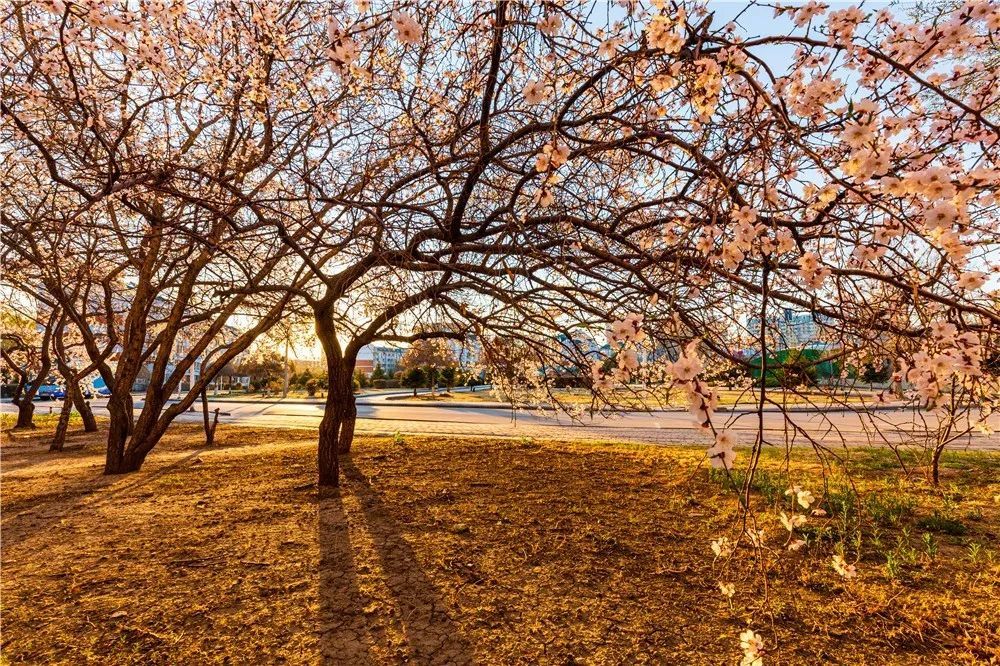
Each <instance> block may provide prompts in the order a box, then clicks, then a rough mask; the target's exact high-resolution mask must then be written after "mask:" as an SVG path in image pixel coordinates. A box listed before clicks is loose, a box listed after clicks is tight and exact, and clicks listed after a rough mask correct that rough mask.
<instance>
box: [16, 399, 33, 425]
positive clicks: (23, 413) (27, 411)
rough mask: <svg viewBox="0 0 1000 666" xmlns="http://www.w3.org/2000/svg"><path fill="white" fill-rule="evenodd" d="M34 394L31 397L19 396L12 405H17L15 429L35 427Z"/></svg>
mask: <svg viewBox="0 0 1000 666" xmlns="http://www.w3.org/2000/svg"><path fill="white" fill-rule="evenodd" d="M33 393H34V392H32V394H31V395H24V396H21V398H20V400H17V401H16V402H15V403H14V404H16V405H17V423H16V424H15V425H14V427H15V428H25V429H31V428H34V427H35V402H34V397H35V396H34V395H33Z"/></svg>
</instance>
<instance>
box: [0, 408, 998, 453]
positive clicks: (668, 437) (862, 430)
mask: <svg viewBox="0 0 1000 666" xmlns="http://www.w3.org/2000/svg"><path fill="white" fill-rule="evenodd" d="M39 404H40V409H39V410H38V413H45V412H46V411H47V410H46V409H45V407H46V406H47V405H48V403H39ZM93 404H94V407H95V410H96V411H97V413H99V414H100V413H106V409H105V407H104V404H105V401H103V400H101V401H94V403H93ZM215 407H219V408H220V410H221V412H223V415H222V416H220V418H219V420H220V422H223V423H233V424H243V425H255V426H267V427H283V428H292V427H306V428H311V427H316V426H317V425H318V424H319V421H320V419H321V418H322V416H323V405H322V404H321V401H317V403H315V404H313V403H307V404H303V403H302V402H283V401H280V400H276V401H274V402H249V403H238V402H230V401H225V402H224V401H219V402H214V403H210V408H213V409H214V408H215ZM56 409H58V407H56ZM2 410H3V411H5V412H6V411H12V410H13V406H12V405H9V404H4V405H2ZM358 417H359V418H358V424H357V430H358V431H359V432H371V433H393V432H395V431H399V432H401V433H405V434H455V435H490V436H510V437H555V438H573V439H579V438H583V439H615V440H626V441H636V442H650V443H659V444H669V443H698V444H705V443H707V442H708V441H709V436H708V435H707V434H706V433H705V432H704V431H702V430H700V429H698V428H697V427H696V426H695V424H694V423H693V420H692V419H691V417H690V416H689V415H688V413H687V412H676V411H672V412H653V413H629V414H622V415H616V416H612V417H610V418H605V417H602V416H597V417H594V418H593V419H591V418H589V417H587V419H586V420H585V421H584V422H582V423H580V422H576V423H575V422H573V421H572V420H571V419H569V418H568V417H566V416H564V415H555V414H553V413H551V412H544V413H543V412H533V411H521V412H517V413H514V412H512V411H511V410H509V409H491V408H485V407H465V408H458V407H449V406H445V405H436V404H428V403H420V404H416V405H414V404H406V403H402V402H399V401H390V400H386V399H385V396H378V397H365V398H363V399H361V400H359V402H358ZM717 418H718V419H725V420H727V421H728V423H729V426H730V427H731V428H733V429H735V430H736V431H737V433H738V434H739V435H740V438H741V440H742V441H743V442H744V443H749V442H750V441H752V440H753V437H754V435H755V433H756V429H757V414H756V413H754V412H742V413H719V414H717ZM200 419H201V413H200V411H198V412H194V413H188V414H184V415H183V416H181V417H180V420H182V421H197V420H200ZM786 419H787V420H788V423H790V424H791V425H789V427H788V432H787V436H788V437H790V438H791V437H792V435H793V432H792V431H793V430H794V429H796V428H797V429H801V431H804V432H805V433H807V434H808V435H809V436H811V437H812V438H814V439H815V440H816V441H818V442H821V443H822V444H824V445H826V446H835V445H839V444H840V443H841V442H842V441H843V442H846V443H847V444H849V445H865V444H872V443H886V442H890V443H894V444H895V443H904V442H908V441H912V440H913V436H914V434H915V433H919V432H920V431H921V430H923V429H924V427H925V425H924V419H929V420H931V421H933V417H931V416H929V415H928V414H926V413H918V412H913V411H908V410H907V411H904V410H892V411H878V412H875V413H872V414H856V413H853V412H843V411H839V412H828V413H823V414H819V413H815V412H794V413H789V414H787V415H782V414H780V413H776V412H768V413H765V416H764V430H765V438H766V439H767V440H768V441H770V442H772V443H775V444H780V443H782V442H784V441H785V438H786V427H785V426H786ZM718 422H719V423H722V421H718ZM989 424H990V426H992V428H993V429H994V430H995V431H1000V416H994V417H992V418H991V419H990V421H989ZM793 426H794V427H793ZM794 441H795V442H796V443H800V444H806V443H808V440H807V438H806V437H805V436H804V435H803V434H801V433H800V434H798V435H797V436H796V437H795V438H794ZM963 443H965V444H967V445H968V446H969V447H970V448H976V449H1000V435H997V434H993V435H988V436H987V435H983V434H978V433H977V434H973V435H971V436H969V437H967V438H966V439H965V440H963V442H961V443H957V444H956V445H955V446H961V445H962V444H963Z"/></svg>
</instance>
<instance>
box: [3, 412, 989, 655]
mask: <svg viewBox="0 0 1000 666" xmlns="http://www.w3.org/2000/svg"><path fill="white" fill-rule="evenodd" d="M73 437H74V441H75V442H76V443H77V444H78V445H79V448H77V449H74V450H71V451H67V452H64V453H61V454H56V455H53V454H48V453H45V452H44V448H45V446H46V445H47V441H46V435H45V430H44V428H40V431H39V432H35V433H14V434H5V435H4V441H3V448H2V451H3V456H4V479H3V497H2V513H3V515H2V538H3V544H4V548H3V553H2V564H3V579H2V592H3V628H4V631H3V636H2V646H0V647H2V654H3V657H4V658H5V659H7V660H9V662H10V663H65V664H79V663H89V662H95V663H97V662H99V663H107V664H126V663H129V664H131V663H143V664H180V663H185V664H195V663H197V664H203V663H303V662H307V663H308V662H317V661H322V660H326V661H329V662H331V663H346V664H363V663H403V662H410V663H421V664H423V663H460V664H461V663H491V664H527V663H545V664H569V663H593V664H619V663H628V664H634V663H650V664H652V663H685V664H687V663H691V664H719V663H735V662H736V661H738V658H739V654H740V650H739V645H738V637H737V636H738V633H739V632H740V631H741V630H742V629H743V628H745V627H747V626H752V627H753V628H754V629H756V630H757V631H758V632H759V633H761V634H763V635H764V637H765V639H766V640H767V645H768V649H769V650H768V655H767V661H766V663H768V664H772V663H779V664H782V663H783V664H801V663H852V664H940V663H976V662H982V661H989V660H990V659H1000V645H998V643H997V641H996V636H997V632H998V631H1000V586H998V583H1000V565H998V561H997V554H996V552H995V549H996V545H995V544H996V543H997V538H998V534H997V525H998V524H1000V505H997V504H995V503H994V502H993V496H994V495H996V494H998V493H1000V484H998V476H997V475H996V469H997V465H998V461H997V458H998V457H1000V456H997V455H995V454H979V455H969V454H952V455H950V456H949V458H948V461H949V463H950V464H952V465H953V467H951V468H950V470H951V472H952V475H951V476H950V477H949V479H948V484H949V485H948V487H947V488H946V489H935V488H932V487H930V486H929V485H928V484H926V483H925V482H924V481H923V477H922V476H920V475H917V476H915V477H914V476H912V475H906V474H902V473H899V472H896V471H895V470H890V469H887V468H885V467H884V466H883V465H882V461H883V457H882V454H880V453H872V454H869V453H867V452H864V451H857V450H852V452H851V454H850V456H851V457H850V460H849V461H848V468H849V471H850V472H851V476H850V478H848V477H847V476H845V475H843V473H842V472H841V471H828V473H827V475H826V478H825V479H823V478H822V477H821V476H820V465H819V464H818V463H817V461H816V460H815V459H814V458H813V457H812V456H811V454H810V452H808V451H805V450H794V451H792V452H791V454H790V456H788V457H786V455H785V453H784V452H780V453H779V452H776V451H767V452H765V454H764V456H763V458H762V461H761V465H760V467H759V469H758V471H757V473H756V474H755V475H754V478H753V481H752V482H751V484H750V486H751V500H752V503H753V506H754V507H755V518H756V520H757V521H758V524H759V526H761V527H762V528H763V529H765V532H766V535H767V536H766V544H767V546H768V552H769V555H768V556H767V557H766V558H765V566H766V569H767V573H768V579H769V587H770V596H769V599H768V602H767V603H766V604H764V605H762V604H761V599H762V597H763V587H762V585H763V581H762V578H761V575H760V570H759V569H760V566H759V565H758V564H755V563H754V561H753V560H752V558H751V557H750V556H749V550H748V549H746V548H741V550H740V551H738V552H739V554H738V556H737V557H735V558H733V559H732V560H730V561H724V560H719V561H713V559H712V554H711V551H710V549H709V541H710V539H713V538H717V537H718V536H720V535H723V534H729V535H736V534H738V531H737V530H736V526H735V524H734V518H735V516H736V500H735V495H734V493H733V491H732V490H731V489H730V485H731V484H733V483H734V482H735V483H736V485H737V486H738V487H741V488H742V484H743V483H744V482H745V481H746V476H744V475H734V477H733V478H732V479H729V478H728V477H725V476H719V475H718V474H709V472H708V471H707V469H706V468H705V465H704V464H703V451H701V450H700V449H698V450H696V449H685V448H655V447H645V446H635V445H631V446H629V445H618V444H614V443H589V442H588V443H586V444H584V443H574V442H561V441H542V440H531V439H522V440H519V441H511V440H503V441H501V440H491V439H483V438H464V439H462V438H431V437H417V436H406V437H402V436H399V437H359V438H358V439H357V440H356V443H355V452H354V453H353V454H352V455H351V456H350V459H349V460H347V461H346V462H345V465H344V477H345V478H344V484H343V487H342V488H341V489H340V490H339V491H337V492H332V493H323V494H320V493H318V492H317V489H316V487H315V486H314V485H313V481H314V474H315V469H314V450H313V440H314V437H315V432H314V431H307V430H301V431H296V430H266V429H258V428H239V427H226V426H220V427H219V432H218V434H217V441H218V444H219V445H218V446H216V447H214V448H213V449H211V450H206V449H204V447H203V446H202V439H201V433H200V431H199V429H198V427H197V426H177V427H175V428H174V429H172V430H171V432H170V433H169V435H168V437H167V438H166V439H165V441H164V442H163V443H162V445H161V447H160V448H158V449H157V451H156V452H155V453H154V455H153V456H151V457H150V459H149V461H148V462H147V464H146V466H145V467H144V468H143V470H142V471H141V472H138V473H136V474H131V475H125V476H120V477H103V476H101V475H100V470H101V467H102V458H101V444H102V442H101V437H102V435H101V434H98V435H97V436H94V435H87V436H82V435H80V434H78V433H77V434H74V435H73ZM745 459H746V456H745V454H744V455H743V456H742V457H741V462H743V461H745ZM786 484H798V485H801V486H803V487H808V488H810V489H812V490H813V492H814V493H815V494H816V498H817V501H818V503H819V505H820V506H823V507H826V508H827V510H828V512H829V515H828V516H827V517H825V518H810V521H809V523H808V524H807V526H806V527H805V528H803V529H802V533H803V535H805V536H806V537H807V539H808V540H809V542H810V543H809V545H808V546H807V547H806V548H805V549H803V550H802V551H799V552H797V553H787V552H786V551H783V550H782V544H783V542H784V541H785V535H787V532H786V531H785V530H784V528H782V527H781V526H780V525H779V524H778V520H777V517H776V516H777V512H778V511H786V512H787V511H791V510H792V507H791V504H790V503H791V500H790V498H788V497H787V496H785V494H784V489H785V487H786ZM873 498H877V499H873ZM935 511H937V512H939V513H941V515H954V516H960V517H961V520H962V523H963V525H964V526H965V527H966V531H965V532H964V533H963V534H961V535H957V534H952V533H948V532H946V531H931V530H929V529H924V528H923V527H921V525H924V524H925V523H922V522H921V521H925V520H927V519H928V518H931V517H933V516H934V515H935ZM946 512H950V513H946ZM834 552H838V553H843V554H845V556H846V557H847V559H848V560H849V561H851V562H854V563H856V564H857V568H858V578H857V579H854V580H851V581H844V580H842V579H840V578H839V577H838V576H837V575H836V574H835V573H834V572H833V570H832V569H831V568H830V565H829V562H830V556H831V554H832V553H834ZM720 580H725V581H731V582H733V583H734V584H735V585H736V587H737V594H736V596H735V597H734V599H733V603H732V605H730V603H729V602H727V600H726V599H725V598H724V597H723V596H722V595H721V594H719V592H718V589H717V582H718V581H720ZM324 658H325V659H324Z"/></svg>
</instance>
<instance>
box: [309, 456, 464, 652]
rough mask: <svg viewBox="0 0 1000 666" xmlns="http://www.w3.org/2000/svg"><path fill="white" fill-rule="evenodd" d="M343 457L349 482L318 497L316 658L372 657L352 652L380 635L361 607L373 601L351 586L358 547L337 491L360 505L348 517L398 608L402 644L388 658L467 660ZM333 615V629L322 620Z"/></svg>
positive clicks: (409, 553) (409, 557)
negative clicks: (362, 532)
mask: <svg viewBox="0 0 1000 666" xmlns="http://www.w3.org/2000/svg"><path fill="white" fill-rule="evenodd" d="M341 463H342V468H341V469H342V472H343V477H344V480H345V481H346V482H347V483H346V484H345V486H344V487H342V488H341V489H340V490H339V492H338V491H336V490H335V491H333V492H332V493H331V496H330V497H329V498H327V499H321V500H320V520H319V525H320V539H319V541H320V553H321V570H320V606H321V609H322V615H323V617H322V618H321V623H322V627H323V630H322V633H321V640H320V646H321V654H322V663H324V664H360V663H372V656H371V653H370V652H367V653H365V654H364V655H363V656H361V655H359V654H357V648H358V647H359V645H358V644H359V643H360V644H361V645H368V646H370V645H371V643H370V642H366V641H370V640H373V639H374V640H379V639H383V640H384V638H383V637H382V636H376V635H373V634H375V633H376V632H378V631H379V630H376V629H374V627H373V626H372V625H370V624H369V619H368V618H366V617H365V615H364V613H363V609H364V608H365V607H366V606H368V605H369V604H370V602H371V600H370V599H369V598H368V597H367V596H366V595H364V594H362V593H360V592H359V590H358V589H357V579H356V573H357V572H356V563H355V558H354V554H355V552H356V551H355V549H354V548H353V547H352V546H351V543H350V538H349V534H348V530H347V527H348V524H349V518H348V517H347V515H346V514H345V511H344V506H343V504H342V502H341V497H342V496H341V493H349V494H350V495H351V496H353V498H354V499H356V500H357V503H358V505H359V506H360V510H361V514H360V515H358V516H351V518H350V520H354V521H358V522H363V523H364V526H365V527H366V528H367V531H368V536H369V538H370V541H371V543H372V546H373V548H374V550H375V554H376V556H377V557H378V565H380V568H381V574H382V576H381V577H382V579H383V581H382V582H384V585H385V588H386V589H387V590H388V592H389V594H391V596H392V597H393V599H392V602H393V603H394V604H395V606H396V608H397V609H398V611H399V624H400V626H401V629H402V633H403V638H404V641H405V645H403V646H402V648H401V650H400V651H399V653H398V654H394V655H392V657H393V658H398V659H399V661H406V662H410V663H417V664H472V663H473V662H474V660H473V656H472V649H471V647H470V645H469V644H468V642H467V641H466V640H465V638H464V637H463V636H462V634H461V632H460V631H459V629H458V626H457V625H456V624H455V623H454V622H453V621H452V619H451V616H450V615H449V613H448V609H447V608H446V607H445V605H444V603H443V602H442V600H441V598H440V595H439V593H438V590H437V588H436V586H435V585H434V583H433V582H432V581H431V580H430V578H429V577H428V576H427V574H426V573H425V572H424V571H423V569H422V568H421V567H420V563H419V559H418V558H417V557H416V553H414V551H413V548H412V547H411V546H410V545H409V544H408V543H407V542H406V540H405V539H404V538H403V536H402V534H401V532H400V528H399V525H398V524H397V523H396V522H395V521H394V520H393V519H392V517H391V514H390V512H389V510H388V509H387V508H386V507H385V505H384V503H383V502H382V499H381V497H379V495H378V493H377V492H375V490H374V489H373V488H372V487H371V484H370V483H369V481H368V479H367V478H366V477H365V475H364V474H363V473H362V472H361V471H360V470H359V469H358V468H357V467H355V466H354V464H353V463H352V462H351V460H350V459H349V458H346V459H342V460H341ZM331 616H333V617H337V616H341V617H340V618H339V621H338V623H337V625H336V627H335V628H331V626H330V625H329V624H328V623H327V621H326V619H325V618H329V617H331ZM345 646H346V647H345ZM352 650H354V652H352ZM331 657H332V658H331Z"/></svg>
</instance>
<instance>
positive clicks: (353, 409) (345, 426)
mask: <svg viewBox="0 0 1000 666" xmlns="http://www.w3.org/2000/svg"><path fill="white" fill-rule="evenodd" d="M351 389H353V386H352V387H351ZM354 400H355V399H354V391H353V390H350V389H349V390H348V391H347V396H346V397H345V398H344V400H343V412H342V414H341V417H340V435H339V440H338V446H337V453H339V454H341V455H344V454H347V453H350V452H351V444H352V443H353V442H354V424H355V422H356V421H357V420H358V406H357V403H355V401H354Z"/></svg>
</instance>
